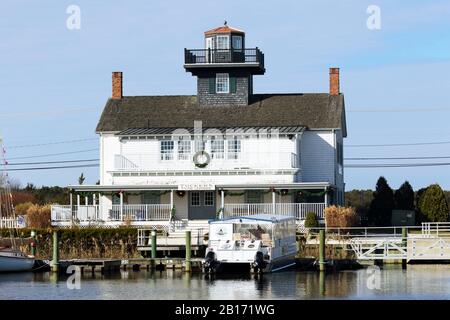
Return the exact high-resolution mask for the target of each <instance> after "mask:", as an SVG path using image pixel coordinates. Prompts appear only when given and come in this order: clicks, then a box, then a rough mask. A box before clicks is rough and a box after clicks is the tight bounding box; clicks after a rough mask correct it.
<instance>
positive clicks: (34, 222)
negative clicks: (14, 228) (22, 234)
mask: <svg viewBox="0 0 450 320" xmlns="http://www.w3.org/2000/svg"><path fill="white" fill-rule="evenodd" d="M50 212H51V209H50V205H45V206H40V205H38V204H33V205H31V206H30V207H29V208H28V210H27V227H28V228H36V229H46V228H50V227H51V226H52V225H51V213H50Z"/></svg>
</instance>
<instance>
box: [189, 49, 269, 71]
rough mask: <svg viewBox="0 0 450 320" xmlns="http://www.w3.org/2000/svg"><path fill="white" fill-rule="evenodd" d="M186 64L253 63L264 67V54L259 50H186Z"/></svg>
mask: <svg viewBox="0 0 450 320" xmlns="http://www.w3.org/2000/svg"><path fill="white" fill-rule="evenodd" d="M184 63H185V64H203V63H220V64H223V63H251V64H258V65H259V66H261V67H264V54H263V53H262V52H261V50H259V49H258V48H246V49H233V48H231V49H184Z"/></svg>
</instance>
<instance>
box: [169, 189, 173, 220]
mask: <svg viewBox="0 0 450 320" xmlns="http://www.w3.org/2000/svg"><path fill="white" fill-rule="evenodd" d="M172 210H173V190H170V218H169V221H170V220H172Z"/></svg>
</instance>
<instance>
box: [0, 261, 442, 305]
mask: <svg viewBox="0 0 450 320" xmlns="http://www.w3.org/2000/svg"><path fill="white" fill-rule="evenodd" d="M372 271H373V270H372ZM449 271H450V265H449V266H447V265H410V266H408V268H407V270H402V269H401V268H400V267H384V268H382V269H381V270H379V271H378V272H376V273H374V272H368V270H366V269H362V270H357V271H343V272H337V273H324V272H321V273H318V272H296V271H286V272H279V273H274V274H265V275H250V274H246V275H236V274H234V275H233V274H227V275H204V274H195V273H194V274H186V273H184V272H182V271H179V270H167V271H144V270H142V271H120V272H117V273H112V274H105V275H101V274H100V273H95V274H92V273H90V272H89V273H85V274H83V275H82V276H81V289H80V290H70V289H68V287H67V283H66V281H67V278H68V276H67V275H63V276H57V275H56V274H53V273H48V272H47V273H35V274H34V273H17V274H0V287H1V290H0V299H195V300H204V299H217V300H223V299H237V300H243V299H448V298H450V295H449V294H450V272H449ZM373 276H376V277H378V278H377V279H376V280H377V281H378V282H375V283H378V284H379V286H377V288H373V286H371V285H370V283H373V280H374V279H373V278H370V277H373Z"/></svg>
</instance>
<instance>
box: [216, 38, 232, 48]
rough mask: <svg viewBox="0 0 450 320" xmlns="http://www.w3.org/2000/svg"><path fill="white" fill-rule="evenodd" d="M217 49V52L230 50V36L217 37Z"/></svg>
mask: <svg viewBox="0 0 450 320" xmlns="http://www.w3.org/2000/svg"><path fill="white" fill-rule="evenodd" d="M222 41H225V42H224V43H222ZM224 44H225V45H224ZM216 49H217V51H221V50H222V51H227V50H230V37H229V36H217V37H216Z"/></svg>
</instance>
